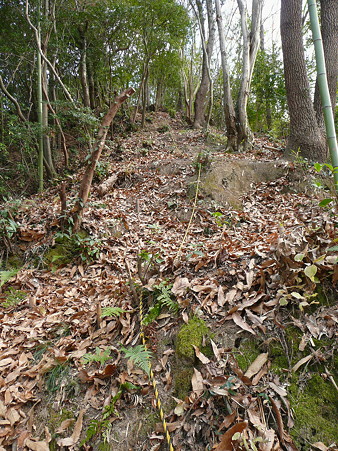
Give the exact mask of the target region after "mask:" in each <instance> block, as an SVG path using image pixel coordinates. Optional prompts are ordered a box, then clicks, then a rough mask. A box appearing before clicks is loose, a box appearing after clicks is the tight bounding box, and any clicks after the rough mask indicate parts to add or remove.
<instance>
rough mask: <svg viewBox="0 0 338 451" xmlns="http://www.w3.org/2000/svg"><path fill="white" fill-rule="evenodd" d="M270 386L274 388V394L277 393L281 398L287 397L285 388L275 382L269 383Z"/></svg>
mask: <svg viewBox="0 0 338 451" xmlns="http://www.w3.org/2000/svg"><path fill="white" fill-rule="evenodd" d="M269 386H270V387H271V388H272V390H273V391H274V392H276V393H277V395H279V396H281V397H285V396H287V394H288V393H287V391H286V390H285V388H283V387H279V386H278V385H276V384H275V383H274V382H269Z"/></svg>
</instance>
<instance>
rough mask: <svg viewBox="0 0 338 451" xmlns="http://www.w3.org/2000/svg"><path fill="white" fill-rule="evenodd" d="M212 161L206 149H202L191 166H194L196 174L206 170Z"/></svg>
mask: <svg viewBox="0 0 338 451" xmlns="http://www.w3.org/2000/svg"><path fill="white" fill-rule="evenodd" d="M211 163H212V156H211V153H210V152H209V151H208V150H204V151H203V152H199V154H198V155H197V157H196V158H195V161H194V163H193V167H194V168H195V173H196V174H198V173H199V172H200V171H201V172H206V171H207V170H208V169H209V168H210V166H211Z"/></svg>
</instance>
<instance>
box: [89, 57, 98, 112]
mask: <svg viewBox="0 0 338 451" xmlns="http://www.w3.org/2000/svg"><path fill="white" fill-rule="evenodd" d="M87 56H88V55H87ZM87 74H88V88H89V98H90V108H91V109H92V110H95V108H96V106H97V104H96V88H95V80H94V70H93V64H92V62H91V61H90V58H87Z"/></svg>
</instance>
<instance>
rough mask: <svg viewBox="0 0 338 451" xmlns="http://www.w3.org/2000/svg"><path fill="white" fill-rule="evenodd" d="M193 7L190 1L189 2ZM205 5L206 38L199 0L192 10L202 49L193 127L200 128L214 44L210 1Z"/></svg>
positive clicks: (204, 111) (202, 121)
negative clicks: (196, 22)
mask: <svg viewBox="0 0 338 451" xmlns="http://www.w3.org/2000/svg"><path fill="white" fill-rule="evenodd" d="M190 3H191V5H192V6H193V3H192V1H190ZM206 4H207V21H208V30H209V34H208V38H206V35H205V19H204V15H203V6H202V3H201V1H200V0H196V5H197V11H196V10H195V7H194V6H193V8H194V12H195V15H196V18H197V21H198V24H199V28H200V33H201V40H202V48H203V60H202V75H201V82H200V85H199V88H198V90H197V93H196V98H195V118H194V127H195V128H202V127H204V126H205V125H206V118H205V115H206V110H207V106H208V93H209V91H210V88H211V85H212V83H211V81H212V80H211V74H210V61H211V56H212V52H213V48H214V42H215V21H214V18H213V8H212V1H211V0H206Z"/></svg>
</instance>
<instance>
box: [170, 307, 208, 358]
mask: <svg viewBox="0 0 338 451" xmlns="http://www.w3.org/2000/svg"><path fill="white" fill-rule="evenodd" d="M204 337H207V338H209V339H210V337H211V331H210V329H209V327H208V326H207V325H206V323H205V322H204V321H203V320H202V319H201V318H197V316H194V317H193V318H191V319H190V320H189V321H188V323H187V324H184V325H183V326H182V327H181V329H180V331H179V332H178V334H177V340H176V355H177V357H178V358H179V359H183V360H185V361H188V362H190V363H194V361H195V350H194V346H197V347H198V348H199V349H200V350H201V351H202V352H203V353H204V354H210V351H211V349H210V344H209V343H208V342H209V341H210V340H207V345H204V346H203V338H204Z"/></svg>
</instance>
